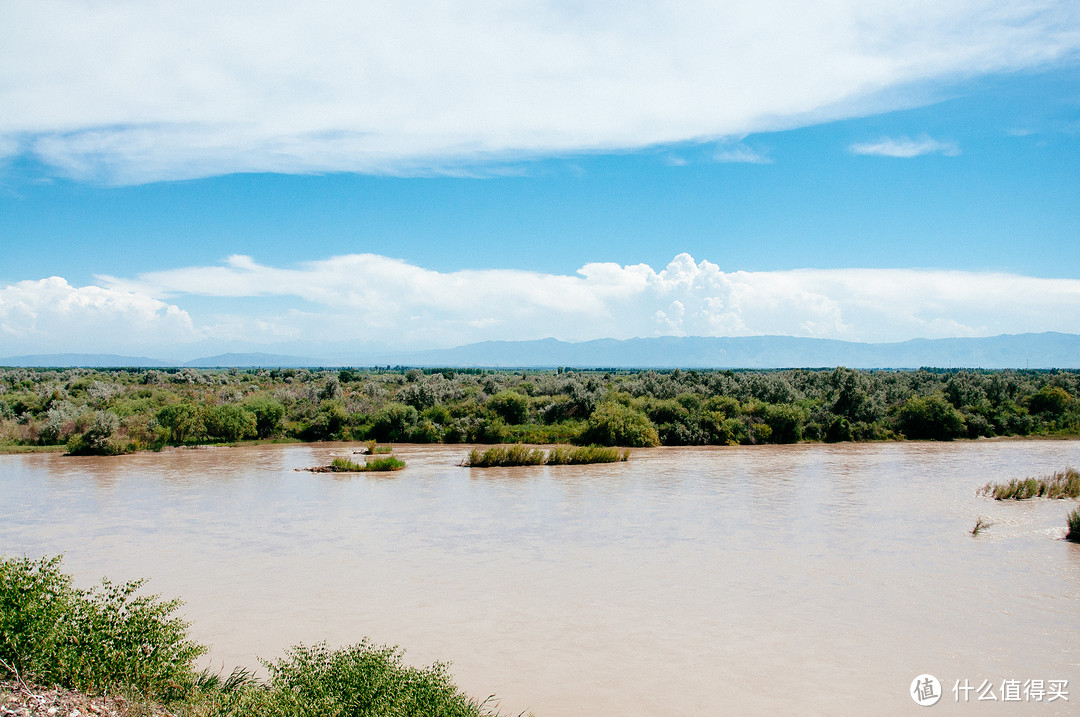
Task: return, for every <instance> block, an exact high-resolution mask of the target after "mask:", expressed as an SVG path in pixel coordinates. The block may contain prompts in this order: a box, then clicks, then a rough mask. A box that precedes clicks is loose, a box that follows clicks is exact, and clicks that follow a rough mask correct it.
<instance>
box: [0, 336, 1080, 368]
mask: <svg viewBox="0 0 1080 717" xmlns="http://www.w3.org/2000/svg"><path fill="white" fill-rule="evenodd" d="M388 364H389V365H392V366H450V367H452V366H490V367H499V366H504V367H520V368H525V367H554V366H567V367H574V368H676V367H679V368H795V367H810V368H816V367H828V366H849V367H851V368H919V367H920V366H935V367H940V368H1080V335H1076V334H1061V333H1053V332H1048V333H1041V334H1010V335H1002V336H991V337H987V338H973V339H914V340H912V341H903V342H899V343H887V344H865V343H856V342H852V341H835V340H832V339H807V338H798V337H793V336H738V337H725V338H712V337H702V336H685V337H682V336H662V337H658V338H648V339H628V340H625V341H623V340H617V339H597V340H595V341H583V342H579V343H570V342H566V341H558V340H556V339H540V340H538V341H485V342H482V343H476V344H467V345H465V346H458V347H457V348H452V349H435V350H429V351H390V350H387V351H382V352H369V353H358V354H356V355H353V356H344V357H342V356H339V357H338V358H335V359H330V360H328V359H325V358H323V359H319V358H307V357H301V356H289V355H284V354H270V353H226V354H219V355H217V356H209V357H206V358H200V359H195V360H193V361H187V362H169V361H162V360H158V359H150V358H145V357H132V356H115V355H111V354H49V355H37V356H15V357H10V358H0V366H95V367H98V366H111V367H152V368H158V367H163V366H188V367H193V368H214V367H223V368H224V367H237V368H251V367H303V366H345V365H352V366H361V367H363V366H376V365H378V366H385V365H388Z"/></svg>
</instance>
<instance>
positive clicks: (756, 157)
mask: <svg viewBox="0 0 1080 717" xmlns="http://www.w3.org/2000/svg"><path fill="white" fill-rule="evenodd" d="M713 159H715V160H716V161H717V162H739V163H743V164H772V163H773V161H772V160H771V159H769V158H768V157H767V156H766V155H764V154H762V153H761V152H758V151H757V150H755V149H752V148H750V147H748V146H746V145H745V144H743V143H742V142H736V143H724V144H721V146H720V148H719V149H717V151H716V154H714V155H713Z"/></svg>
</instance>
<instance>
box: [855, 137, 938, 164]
mask: <svg viewBox="0 0 1080 717" xmlns="http://www.w3.org/2000/svg"><path fill="white" fill-rule="evenodd" d="M848 149H849V150H850V151H851V152H852V153H854V154H866V155H871V156H877V157H899V158H901V159H910V158H912V157H921V156H922V155H924V154H943V155H945V156H946V157H955V156H957V155H959V154H960V147H959V146H957V144H956V143H955V142H940V141H938V140H936V139H933V138H931V137H928V136H926V135H921V136H919V137H917V138H915V139H911V138H910V137H896V138H893V137H883V138H881V139H880V140H878V141H877V142H866V143H862V144H853V145H851V146H850V147H848Z"/></svg>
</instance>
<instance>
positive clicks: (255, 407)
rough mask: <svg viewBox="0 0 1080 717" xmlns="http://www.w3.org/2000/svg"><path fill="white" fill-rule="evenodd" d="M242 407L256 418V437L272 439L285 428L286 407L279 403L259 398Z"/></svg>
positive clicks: (247, 402)
mask: <svg viewBox="0 0 1080 717" xmlns="http://www.w3.org/2000/svg"><path fill="white" fill-rule="evenodd" d="M241 405H242V406H243V407H244V408H245V409H247V411H248V412H249V413H251V415H253V416H255V435H256V436H257V437H258V438H272V437H274V436H276V435H279V434H280V433H281V431H282V429H283V428H284V427H285V406H283V405H281V404H280V403H278V402H277V401H274V400H273V399H270V398H266V397H259V398H253V399H251V400H249V401H244V403H243V404H241Z"/></svg>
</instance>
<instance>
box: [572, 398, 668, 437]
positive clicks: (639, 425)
mask: <svg viewBox="0 0 1080 717" xmlns="http://www.w3.org/2000/svg"><path fill="white" fill-rule="evenodd" d="M582 438H584V439H585V441H586V442H588V443H596V444H598V445H602V446H634V447H643V446H658V445H660V435H659V434H658V433H657V432H656V426H654V425H653V424H652V421H650V420H649V417H648V416H646V415H645V414H644V413H642V412H641V411H638V410H635V409H633V408H631V407H630V406H624V405H622V404H621V403H612V402H607V403H602V404H600V405H599V406H597V408H596V410H595V411H593V413H592V415H591V416H589V420H588V422H587V424H586V427H585V431H584V433H583V434H582Z"/></svg>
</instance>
